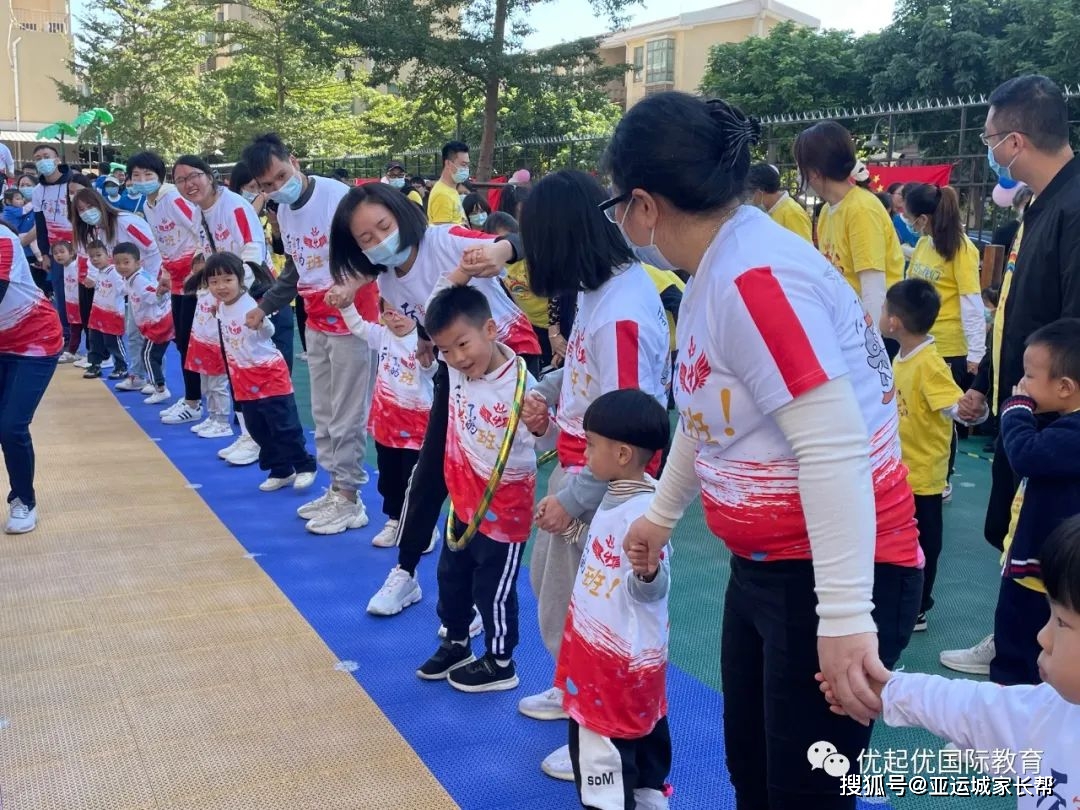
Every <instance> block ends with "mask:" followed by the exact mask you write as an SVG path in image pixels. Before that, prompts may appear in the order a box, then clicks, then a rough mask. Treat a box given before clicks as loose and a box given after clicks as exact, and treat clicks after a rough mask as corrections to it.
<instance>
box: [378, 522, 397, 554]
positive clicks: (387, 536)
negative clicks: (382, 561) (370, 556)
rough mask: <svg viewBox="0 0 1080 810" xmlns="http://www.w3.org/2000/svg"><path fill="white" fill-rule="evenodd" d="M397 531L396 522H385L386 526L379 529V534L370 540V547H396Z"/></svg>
mask: <svg viewBox="0 0 1080 810" xmlns="http://www.w3.org/2000/svg"><path fill="white" fill-rule="evenodd" d="M397 530H398V521H396V520H388V521H386V525H385V526H383V527H382V528H381V529H379V533H378V534H377V535H375V536H374V537H372V538H371V545H373V546H376V547H378V548H393V547H394V546H396V545H397Z"/></svg>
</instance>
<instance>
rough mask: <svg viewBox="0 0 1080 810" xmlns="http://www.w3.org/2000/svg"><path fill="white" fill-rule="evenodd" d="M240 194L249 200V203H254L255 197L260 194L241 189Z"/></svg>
mask: <svg viewBox="0 0 1080 810" xmlns="http://www.w3.org/2000/svg"><path fill="white" fill-rule="evenodd" d="M240 196H241V197H243V198H244V199H245V200H247V201H248V202H249V203H253V202H255V198H256V197H258V196H259V195H258V194H256V193H255V192H254V191H241V192H240Z"/></svg>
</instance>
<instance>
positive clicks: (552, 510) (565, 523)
mask: <svg viewBox="0 0 1080 810" xmlns="http://www.w3.org/2000/svg"><path fill="white" fill-rule="evenodd" d="M573 522H574V519H573V518H572V517H570V514H569V513H568V512H567V511H566V510H565V509H563V507H562V504H561V503H559V501H558V499H557V498H556V497H555V496H554V495H548V496H547V497H546V498H544V499H543V500H542V501H540V503H538V504H537V505H536V525H537V526H538V527H539V528H541V529H543V530H544V531H545V532H549V533H551V534H562V533H563V532H565V531H566V530H567V529H569V528H570V524H571V523H573Z"/></svg>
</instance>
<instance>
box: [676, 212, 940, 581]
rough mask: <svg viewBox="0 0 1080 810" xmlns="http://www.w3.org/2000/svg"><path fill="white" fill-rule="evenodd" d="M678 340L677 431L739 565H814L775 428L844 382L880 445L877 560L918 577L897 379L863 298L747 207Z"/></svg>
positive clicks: (686, 304) (687, 300) (714, 249)
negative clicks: (810, 397) (807, 398)
mask: <svg viewBox="0 0 1080 810" xmlns="http://www.w3.org/2000/svg"><path fill="white" fill-rule="evenodd" d="M677 335H678V344H679V368H678V371H677V374H676V381H675V401H676V403H677V405H678V408H679V414H680V430H682V431H683V432H684V433H686V434H687V435H688V436H689V437H690V438H691V439H694V440H696V441H697V442H698V451H697V463H696V469H697V474H698V478H699V479H700V480H701V488H702V501H703V503H704V507H705V517H706V521H707V523H708V525H709V528H710V529H711V530H712V531H713V533H714V534H715V535H716V536H717V537H720V538H723V540H724V542H725V543H726V544H727V546H728V548H730V549H731V552H732V553H733V554H737V555H739V556H740V557H747V558H750V559H754V560H766V559H767V560H784V559H802V560H807V559H810V558H811V553H810V540H809V537H808V535H807V530H806V521H805V518H804V516H803V509H802V503H801V500H800V497H799V463H798V461H797V460H796V458H795V455H794V453H793V451H792V449H791V446H790V445H789V444H788V442H787V440H786V439H785V438H784V435H783V433H782V432H781V430H780V428H779V426H778V425H777V424H776V421H775V419H774V418H773V416H772V414H773V413H774V412H775V411H776V410H777V409H778V408H780V407H782V406H783V405H786V404H787V403H789V402H791V401H792V400H794V399H795V398H797V397H799V396H801V395H802V394H805V393H806V392H807V391H810V390H812V389H814V388H815V387H817V386H819V385H821V384H823V383H825V382H827V381H828V380H832V379H835V378H837V377H842V376H846V377H847V378H848V379H849V380H850V381H851V385H852V387H853V388H854V390H855V395H856V398H857V400H858V402H859V407H860V409H861V411H862V415H863V419H864V421H865V424H866V428H867V433H868V435H869V436H870V460H871V466H872V470H873V482H874V495H875V500H876V504H877V551H876V560H877V562H881V563H893V564H897V565H904V566H916V565H917V564H918V563H919V543H918V532H917V529H916V525H915V511H914V510H915V507H914V500H913V497H912V494H911V489H910V487H909V486H908V483H907V469H906V467H904V465H903V463H902V461H901V458H900V440H899V426H898V416H897V411H896V403H895V401H894V400H895V397H896V389H895V387H894V385H893V373H892V367H891V366H890V364H889V359H888V356H887V355H886V353H885V347H884V345H883V343H882V340H881V337H880V335H879V334H878V331H877V328H876V327H875V326H874V324H873V322H872V321H871V320H870V319H869V318H868V317H867V316H866V315H865V313H864V312H863V308H862V304H861V303H860V301H859V298H858V296H857V295H856V293H855V291H854V290H853V289H852V288H851V286H850V285H849V284H848V283H847V282H846V281H845V280H844V278H843V277H842V276H841V275H840V273H839V272H837V270H836V269H835V268H834V267H833V266H832V265H831V264H829V262H828V260H826V259H825V258H824V257H822V256H821V255H820V254H818V253H817V252H816V251H815V250H813V248H812V247H810V246H809V245H807V243H806V242H805V240H803V239H801V238H800V237H798V236H796V235H794V234H792V233H790V232H789V231H786V230H783V229H779V228H777V227H776V226H775V223H773V222H772V220H770V219H769V217H768V216H767V215H766V214H764V213H762V212H760V211H758V210H756V209H753V208H750V207H749V206H743V207H742V208H740V209H739V211H738V212H737V213H736V214H735V216H734V217H733V218H732V219H731V221H729V222H728V223H727V224H725V225H724V227H723V228H722V229H721V230H720V232H719V234H718V235H717V237H716V239H715V240H714V241H713V243H712V245H711V246H710V247H709V249H708V251H707V252H706V253H705V256H704V257H703V258H702V262H701V266H700V267H699V268H698V271H697V273H696V275H695V276H694V277H693V278H692V280H691V282H690V284H688V285H687V288H686V291H685V292H684V293H683V301H682V307H681V309H680V310H679V324H678V327H677Z"/></svg>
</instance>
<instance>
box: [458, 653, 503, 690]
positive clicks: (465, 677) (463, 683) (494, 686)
mask: <svg viewBox="0 0 1080 810" xmlns="http://www.w3.org/2000/svg"><path fill="white" fill-rule="evenodd" d="M446 679H447V680H448V681H450V685H451V686H452V687H454V688H455V689H459V690H461V691H462V692H501V691H504V690H506V689H513V688H514V687H516V686H517V685H518V676H517V671H516V670H515V669H514V662H513V661H508V662H507V663H506V666H504V667H503V666H499V662H498V661H496V660H495V656H494V655H492V654H491V653H487V654H486V655H485V656H484V657H483V658H480V659H477V660H476V661H473V662H472V663H471V664H466V665H465V666H463V667H458V668H456V669H454V671H453V672H451V673H450V674H449V675H447V676H446Z"/></svg>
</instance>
